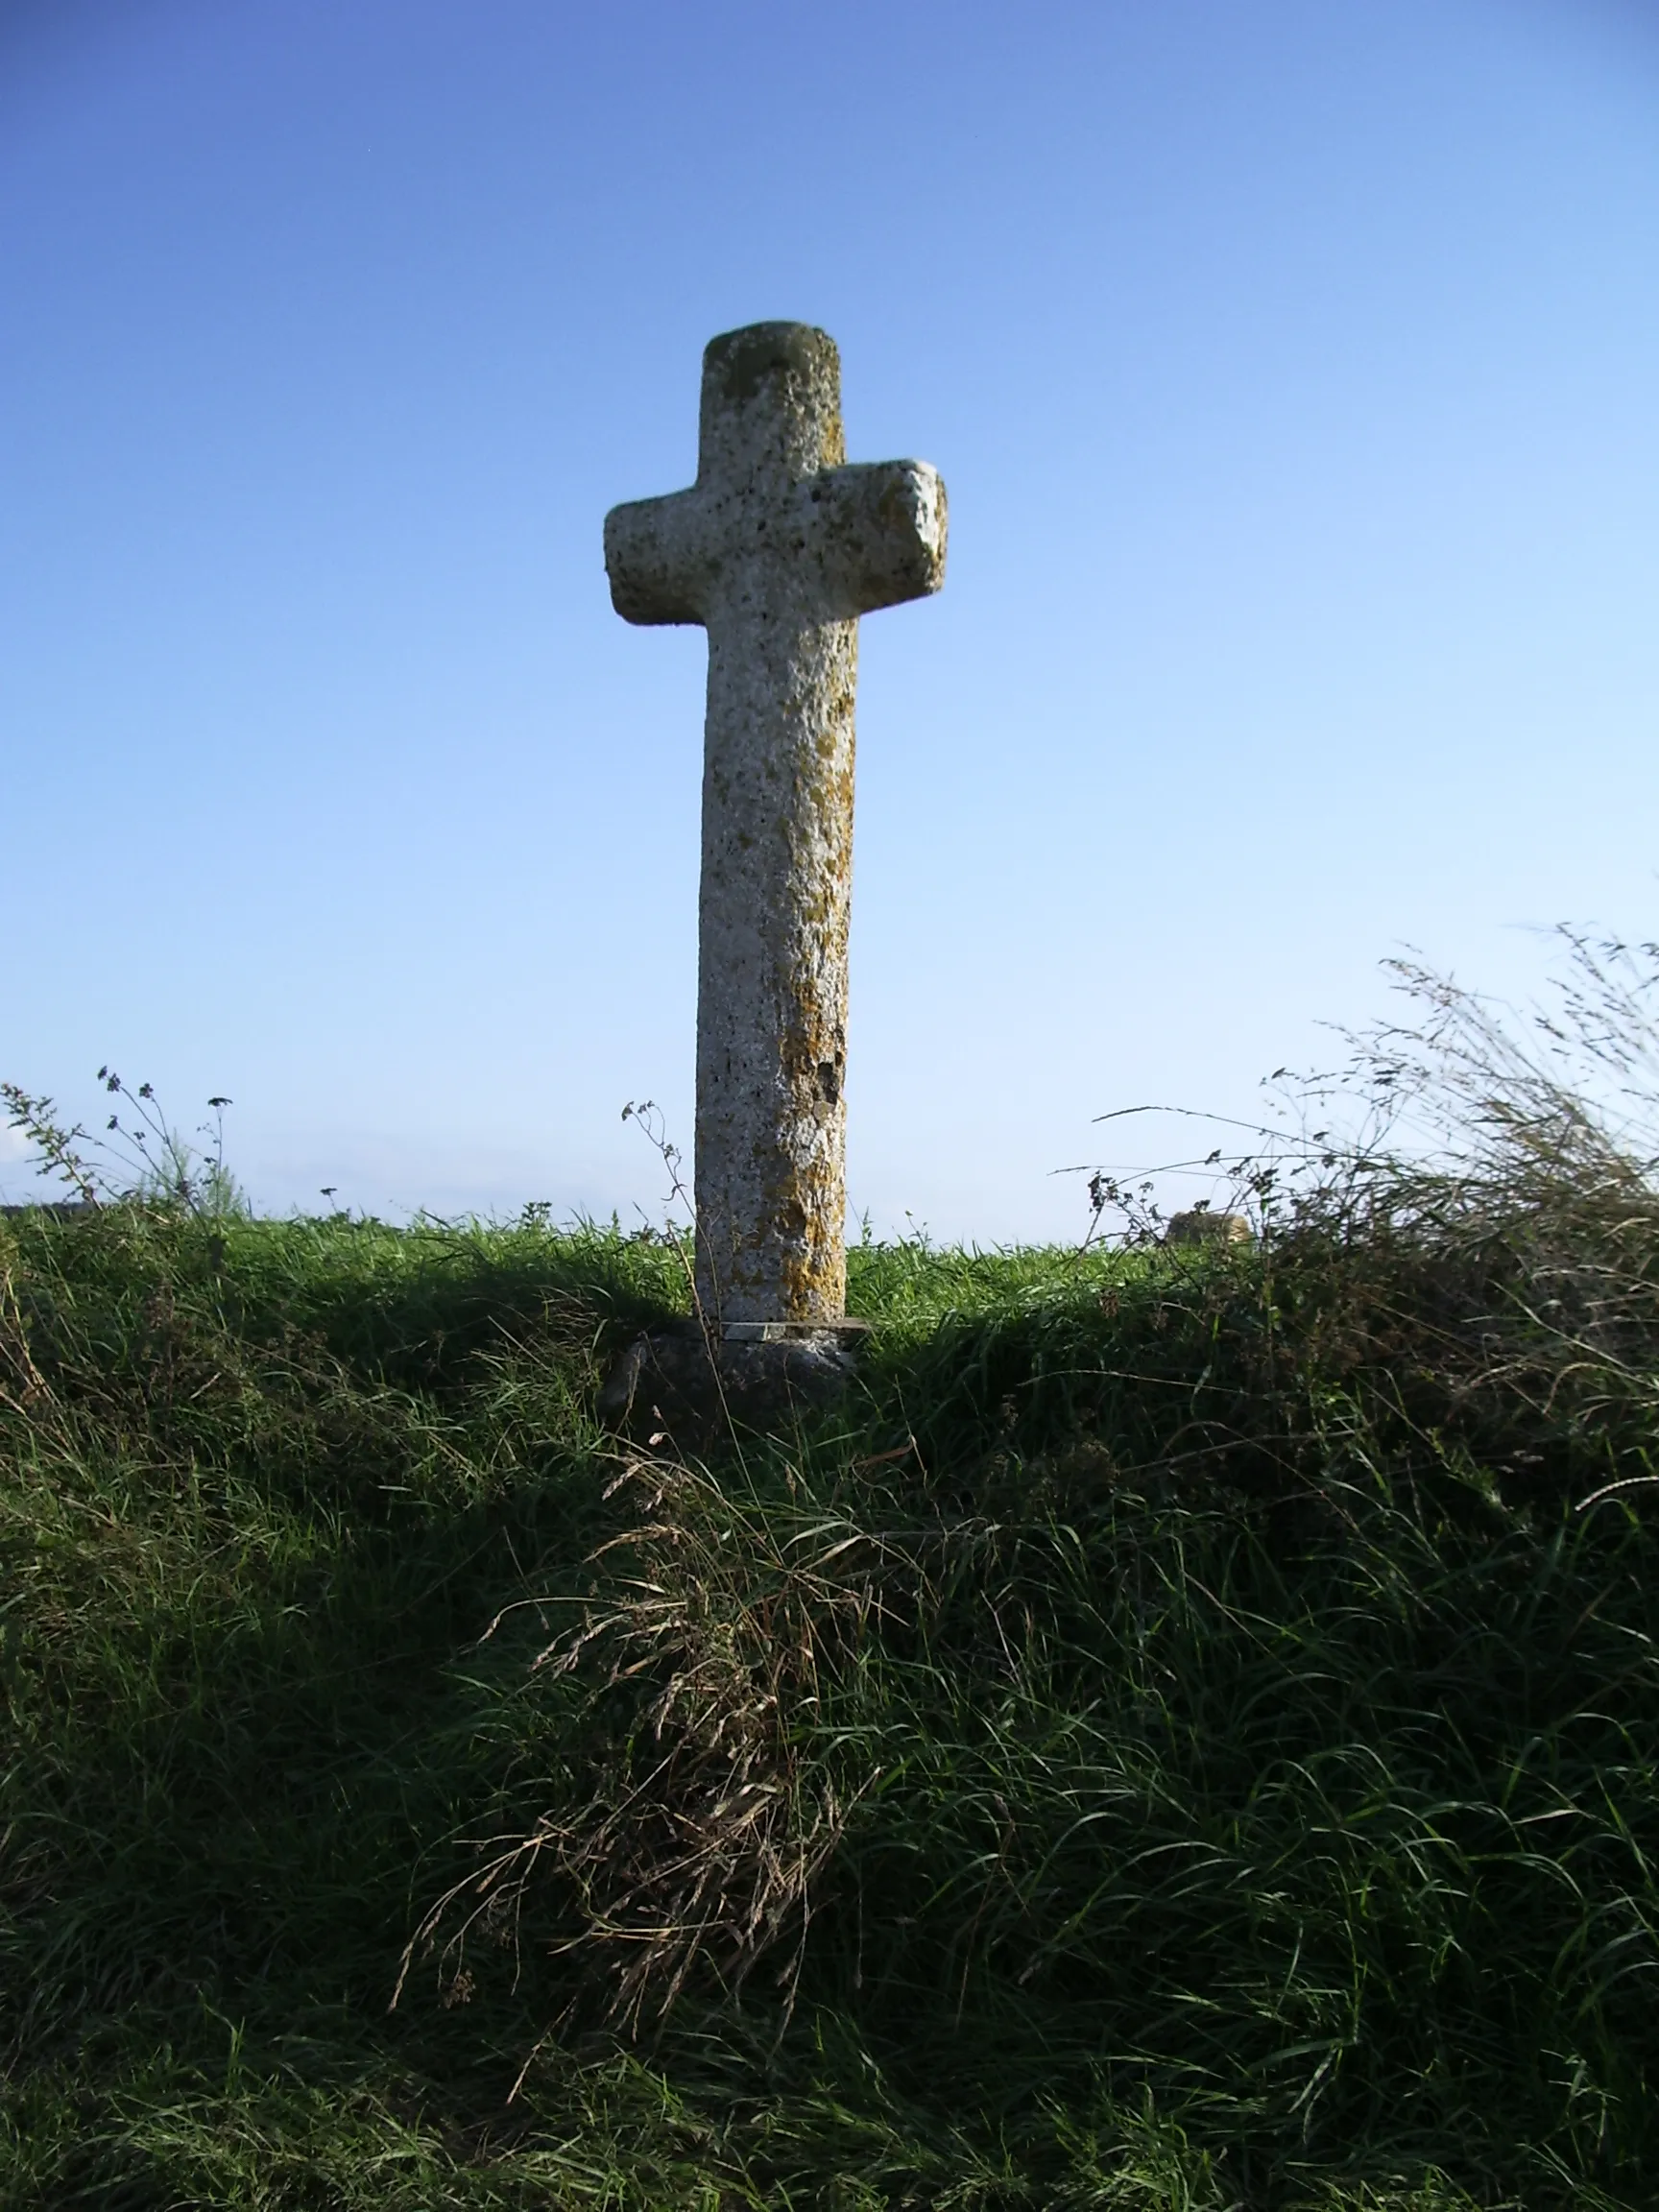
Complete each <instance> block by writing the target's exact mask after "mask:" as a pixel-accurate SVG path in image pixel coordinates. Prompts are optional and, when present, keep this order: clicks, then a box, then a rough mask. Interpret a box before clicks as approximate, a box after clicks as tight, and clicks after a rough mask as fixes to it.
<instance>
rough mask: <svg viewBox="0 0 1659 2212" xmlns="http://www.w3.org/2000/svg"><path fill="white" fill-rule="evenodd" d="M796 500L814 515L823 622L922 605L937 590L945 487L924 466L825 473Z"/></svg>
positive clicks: (869, 464) (863, 465)
mask: <svg viewBox="0 0 1659 2212" xmlns="http://www.w3.org/2000/svg"><path fill="white" fill-rule="evenodd" d="M796 496H797V498H798V499H801V500H803V501H804V502H805V504H806V505H807V506H808V507H809V508H810V509H811V510H813V527H812V530H811V534H810V538H809V540H808V542H809V543H810V544H811V545H812V549H813V552H814V554H815V555H816V559H817V565H818V571H819V577H820V580H821V590H822V594H823V599H822V609H821V612H822V615H823V618H824V619H825V620H827V621H841V622H846V621H852V620H854V619H855V618H856V617H857V616H858V615H860V614H873V613H875V612H876V610H877V608H878V607H897V606H899V605H901V604H902V602H903V601H904V600H906V599H925V598H926V597H927V596H928V594H929V593H930V592H934V591H937V590H938V589H939V587H940V586H941V584H943V583H944V581H945V530H946V505H945V486H944V484H943V482H942V481H941V479H940V476H939V473H938V470H937V469H930V468H929V467H928V466H927V464H926V461H859V462H854V463H853V464H851V465H850V466H849V467H846V468H843V469H822V470H820V472H819V473H818V474H817V475H816V476H812V477H809V478H808V479H807V480H806V482H805V483H804V484H802V485H801V486H800V487H799V489H798V491H797V493H796Z"/></svg>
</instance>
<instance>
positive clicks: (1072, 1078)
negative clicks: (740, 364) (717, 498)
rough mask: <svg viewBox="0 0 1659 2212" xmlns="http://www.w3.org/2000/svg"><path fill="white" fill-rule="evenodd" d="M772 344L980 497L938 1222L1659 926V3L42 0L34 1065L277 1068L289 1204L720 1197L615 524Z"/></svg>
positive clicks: (606, 1202)
mask: <svg viewBox="0 0 1659 2212" xmlns="http://www.w3.org/2000/svg"><path fill="white" fill-rule="evenodd" d="M771 317H793V318H799V319H801V320H805V321H809V322H814V323H819V324H822V325H824V326H825V327H826V328H828V329H829V331H830V332H831V333H832V334H833V335H834V336H835V338H836V339H837V340H838V341H839V343H840V347H841V352H842V360H843V372H844V391H845V401H846V412H847V423H848V437H849V449H850V452H851V454H852V456H853V458H854V459H866V460H873V459H879V458H885V457H889V456H896V455H909V454H915V455H918V456H920V457H922V458H924V459H926V460H929V461H931V462H933V463H935V464H936V465H937V467H938V468H939V469H941V470H942V471H943V473H944V475H945V477H946V480H947V483H948V484H949V487H950V515H951V546H950V573H949V576H948V579H947V583H946V587H945V590H944V592H943V594H942V595H941V596H940V598H939V599H937V600H935V601H930V602H928V603H926V604H924V605H916V606H909V607H903V608H899V609H895V610H892V611H889V612H887V613H881V614H878V615H876V616H873V617H871V618H870V619H868V620H867V621H866V622H865V623H864V625H863V634H862V640H861V678H860V694H859V766H858V779H859V782H858V817H857V857H856V873H855V883H854V948H853V960H854V967H853V1024H852V1039H851V1047H852V1058H851V1070H850V1082H849V1095H850V1111H851V1137H850V1188H851V1197H852V1202H853V1205H854V1208H855V1209H857V1210H866V1209H867V1210H868V1211H869V1213H870V1214H871V1216H872V1218H873V1220H874V1222H875V1224H876V1226H877V1227H878V1229H883V1230H884V1229H887V1228H890V1227H893V1226H895V1225H902V1223H903V1220H904V1217H905V1215H906V1214H910V1215H912V1216H913V1217H914V1218H915V1219H916V1220H917V1221H919V1222H924V1223H926V1224H927V1225H929V1226H930V1227H931V1229H932V1230H933V1231H934V1232H935V1234H938V1235H941V1236H946V1237H961V1238H979V1239H980V1240H983V1241H992V1240H998V1239H1008V1238H1018V1237H1033V1236H1048V1235H1060V1234H1066V1233H1069V1232H1074V1231H1079V1230H1080V1229H1081V1227H1082V1225H1083V1221H1084V1218H1085V1209H1084V1206H1083V1202H1082V1198H1081V1193H1080V1190H1079V1186H1078V1184H1077V1182H1076V1181H1075V1180H1074V1179H1073V1180H1070V1181H1069V1180H1067V1179H1065V1178H1058V1179H1057V1178H1055V1177H1054V1176H1053V1175H1052V1173H1051V1170H1053V1169H1055V1168H1057V1167H1061V1166H1067V1165H1069V1164H1070V1163H1072V1162H1077V1161H1082V1160H1088V1159H1091V1158H1093V1157H1094V1156H1096V1155H1097V1154H1098V1153H1100V1152H1102V1151H1104V1152H1106V1153H1107V1154H1109V1155H1113V1156H1117V1157H1122V1156H1124V1145H1125V1143H1126V1142H1130V1141H1129V1140H1126V1139H1124V1138H1123V1137H1122V1136H1121V1135H1118V1136H1116V1137H1112V1138H1110V1139H1109V1138H1108V1135H1107V1133H1104V1132H1101V1131H1098V1130H1096V1129H1094V1127H1093V1118H1094V1116H1096V1115H1100V1114H1103V1113H1106V1112H1109V1111H1111V1110H1114V1109H1117V1108H1120V1107H1123V1106H1128V1105H1133V1104H1136V1103H1138V1102H1140V1101H1142V1100H1148V1099H1155V1100H1160V1101H1166V1100H1174V1101H1179V1102H1181V1103H1184V1104H1189V1105H1194V1106H1204V1107H1213V1108H1216V1109H1218V1110H1221V1111H1224V1112H1233V1113H1238V1112H1244V1113H1248V1112H1250V1111H1251V1107H1252V1102H1253V1100H1254V1098H1255V1096H1256V1084H1257V1081H1258V1079H1259V1078H1260V1077H1261V1076H1262V1074H1263V1073H1264V1072H1266V1071H1268V1070H1272V1069H1273V1068H1275V1067H1277V1066H1278V1065H1280V1064H1281V1063H1284V1062H1290V1063H1292V1064H1293V1065H1306V1064H1308V1063H1310V1062H1316V1061H1318V1060H1320V1059H1322V1058H1325V1057H1328V1056H1329V1053H1330V1050H1331V1047H1330V1045H1329V1044H1328V1043H1327V1042H1326V1041H1325V1033H1324V1032H1322V1031H1321V1030H1320V1029H1319V1028H1318V1026H1317V1024H1318V1023H1319V1022H1361V1021H1363V1020H1364V1019H1366V1018H1367V1017H1368V1016H1369V1015H1372V1014H1374V1013H1376V1012H1377V1011H1379V1010H1380V1009H1381V1008H1382V1007H1383V1004H1384V1003H1385V985H1384V981H1383V977H1382V975H1381V973H1380V971H1379V967H1378V963H1379V961H1380V960H1382V959H1383V957H1384V956H1386V955H1387V954H1389V953H1391V952H1393V951H1396V950H1399V949H1400V948H1401V947H1402V946H1404V945H1414V946H1416V947H1419V948H1421V950H1423V951H1424V953H1425V954H1426V955H1427V956H1428V957H1429V958H1430V959H1431V961H1433V962H1435V963H1436V964H1438V965H1440V966H1442V967H1445V968H1449V969H1452V970H1455V972H1456V973H1457V974H1459V975H1460V976H1462V977H1464V978H1466V979H1467V980H1469V981H1470V982H1472V983H1479V984H1480V985H1482V986H1485V987H1488V988H1490V989H1492V990H1494V991H1496V992H1499V993H1503V994H1507V995H1511V996H1516V997H1525V996H1527V994H1528V993H1529V992H1530V990H1531V989H1532V988H1534V986H1535V984H1536V982H1537V978H1538V975H1539V974H1540V972H1541V969H1542V964H1543V959H1544V953H1543V950H1542V948H1541V944H1540V940H1539V938H1538V937H1537V935H1536V934H1535V931H1536V929H1537V928H1538V927H1539V926H1546V925H1549V924H1551V923H1553V922H1555V921H1557V920H1571V921H1575V922H1586V923H1592V924H1599V925H1603V926H1607V927H1609V928H1612V929H1616V930H1619V931H1621V932H1623V933H1624V934H1627V935H1632V936H1648V935H1659V911H1656V908H1659V900H1656V896H1655V874H1654V870H1655V860H1656V858H1659V835H1656V832H1659V803H1656V802H1659V4H1655V0H1022V4H1021V5H1018V6H1016V5H1013V4H1012V0H1004V4H998V5H991V4H989V0H837V4H835V5H833V6H831V5H828V4H820V5H803V4H799V0H649V4H631V0H607V4H606V5H604V6H594V5H591V4H587V0H585V4H583V5H574V4H568V5H567V4H565V0H465V5H463V4H462V0H443V4H438V0H237V4H236V5H227V4H226V0H0V817H3V823H4V834H3V843H0V854H3V862H0V865H3V868H4V883H5V920H6V932H7V947H8V950H7V957H6V959H5V962H4V969H3V974H0V1074H5V1075H8V1076H10V1077H11V1078H12V1080H14V1081H16V1082H20V1083H22V1084H24V1085H25V1086H27V1087H28V1088H30V1089H32V1090H44V1091H49V1092H52V1093H54V1094H56V1095H57V1096H58V1097H59V1099H60V1102H61V1103H62V1104H63V1105H64V1106H65V1107H67V1108H68V1109H69V1110H70V1111H72V1112H74V1113H76V1114H80V1115H82V1116H86V1117H90V1116H92V1115H93V1114H95V1113H96V1112H97V1111H98V1108H99V1106H100V1103H101V1100H100V1095H99V1094H98V1092H97V1089H96V1086H95V1085H94V1084H93V1083H92V1081H91V1080H90V1078H91V1076H92V1071H93V1070H95V1069H96V1068H97V1066H98V1065H99V1063H100V1062H102V1061H106V1060H108V1061H112V1062H113V1063H114V1064H115V1065H116V1066H117V1067H118V1068H119V1069H120V1070H121V1071H122V1072H123V1074H124V1075H126V1076H127V1077H128V1079H129V1080H130V1081H136V1080H138V1079H140V1078H148V1079H149V1080H151V1081H153V1082H154V1083H155V1084H156V1087H157V1089H158V1091H159V1092H160V1093H161V1094H162V1096H163V1099H164V1100H165V1102H166V1103H167V1104H168V1106H169V1107H170V1109H171V1110H172V1112H173V1113H174V1114H175V1115H176V1116H177V1117H178V1118H180V1119H181V1120H184V1121H186V1122H188V1121H189V1120H190V1119H192V1118H194V1116H195V1113H196V1110H197V1108H198V1106H199V1103H200V1101H201V1100H203V1099H204V1098H205V1097H206V1096H207V1094H209V1093H210V1092H222V1093H228V1094H229V1095H230V1096H231V1097H232V1098H233V1099H234V1101H235V1104H234V1107H233V1109H232V1110H231V1112H230V1114H229V1116H228V1140H229V1157H230V1162H231V1165H232V1166H233V1167H234V1168H235V1169H236V1170H237V1171H238V1172H239V1173H240V1175H241V1176H242V1178H243V1180H244V1182H245V1183H246V1184H247V1185H248V1187H249V1188H250V1190H251V1191H252V1195H253V1197H254V1199H255V1201H256V1202H257V1203H259V1204H260V1205H261V1206H264V1207H268V1208H272V1209H276V1210H282V1209H286V1208H288V1207H290V1206H294V1205H298V1206H301V1207H309V1206H315V1207H319V1208H321V1207H322V1206H324V1204H325V1201H324V1200H322V1199H321V1198H319V1197H318V1195H317V1193H318V1191H319V1190H320V1188H321V1187H322V1186H323V1185H325V1184H331V1185H335V1186H337V1187H338V1190H339V1199H338V1201H337V1202H338V1203H349V1204H351V1205H352V1206H354V1207H360V1208H365V1209H369V1210H372V1211H381V1212H386V1213H401V1212H406V1211H408V1210H411V1209H414V1208H418V1207H422V1206H424V1207H428V1208H432V1209H435V1210H438V1211H440V1212H445V1213H456V1212H461V1211H465V1210H472V1209H476V1210H480V1211H506V1210H509V1209H513V1208H516V1207H517V1206H518V1205H519V1204H521V1203H522V1202H523V1201H525V1200H527V1199H546V1200H548V1201H550V1202H551V1204H552V1206H553V1208H554V1210H555V1213H556V1214H558V1215H561V1216H565V1215H569V1214H574V1213H576V1212H577V1211H592V1212H597V1213H600V1214H609V1213H610V1212H611V1211H612V1209H613V1208H615V1209H617V1210H618V1211H619V1212H620V1213H621V1214H622V1216H623V1218H624V1219H625V1220H628V1219H632V1218H636V1217H637V1216H636V1214H635V1209H636V1208H637V1207H639V1206H643V1207H644V1208H646V1210H647V1211H648V1212H651V1213H653V1214H655V1213H656V1212H657V1211H658V1201H659V1196H660V1193H661V1188H662V1176H661V1169H660V1166H659V1165H658V1163H657V1162H656V1160H655V1159H654V1158H653V1156H652V1155H651V1154H650V1152H649V1150H648V1149H647V1148H646V1147H645V1145H644V1144H643V1142H642V1140H641V1139H640V1137H639V1136H638V1134H637V1131H636V1130H635V1129H634V1127H633V1126H632V1125H628V1126H624V1124H623V1123H622V1121H621V1119H620V1112H621V1108H622V1106H623V1104H624V1103H625V1102H626V1101H627V1100H629V1099H631V1098H638V1097H640V1096H643V1095H647V1094H648V1095H650V1096H652V1097H654V1098H656V1099H658V1100H660V1101H661V1104H662V1106H663V1107H664V1109H665V1112H666V1115H667V1119H668V1123H669V1126H670V1129H671V1130H672V1131H673V1132H674V1133H675V1134H676V1135H678V1136H679V1137H680V1138H681V1139H682V1141H683V1142H685V1143H686V1145H687V1146H688V1145H689V1138H690V1128H691V1100H690V1080H691V1065H692V1041H693V1012H694V994H695V973H696V943H695V900H696V862H697V805H698V779H699V762H700V749H701V731H702V685H703V669H704V653H705V648H704V643H703V637H702V634H701V632H698V631H691V630H687V631H642V630H636V629H631V628H629V627H628V626H627V625H625V624H623V623H622V622H620V621H619V620H618V619H617V618H616V616H615V615H614V614H613V613H612V611H611V607H610V602H609V597H608V593H607V590H606V585H605V577H604V572H603V565H602V559H601V545H600V531H601V524H602V520H603V517H604V514H605V511H606V509H607V508H608V507H609V506H611V505H612V504H613V502H614V501H616V500H618V499H623V498H631V497H637V496H641V495H644V494H647V493H658V492H664V491H668V490H671V489H673V488H675V487H676V486H678V485H680V484H683V483H685V482H687V481H689V479H690V476H691V474H692V472H693V469H694V467H695V431H696V406H697V378H698V365H699V356H700V352H701V349H702V347H703V345H704V343H705V342H706V340H707V339H709V337H710V336H711V335H713V334H714V333H715V332H717V331H720V330H724V329H728V328H731V327H733V325H738V324H742V323H748V322H754V321H757V320H761V319H764V318H771ZM1137 1142H1138V1140H1137ZM27 1188H28V1184H27V1181H26V1178H25V1177H24V1176H23V1174H22V1172H21V1169H20V1166H19V1165H18V1162H17V1160H16V1158H15V1156H14V1155H13V1156H12V1158H11V1159H10V1160H9V1161H8V1160H0V1190H3V1191H4V1194H6V1195H8V1196H12V1197H16V1196H20V1195H22V1194H24V1192H25V1190H27Z"/></svg>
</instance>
